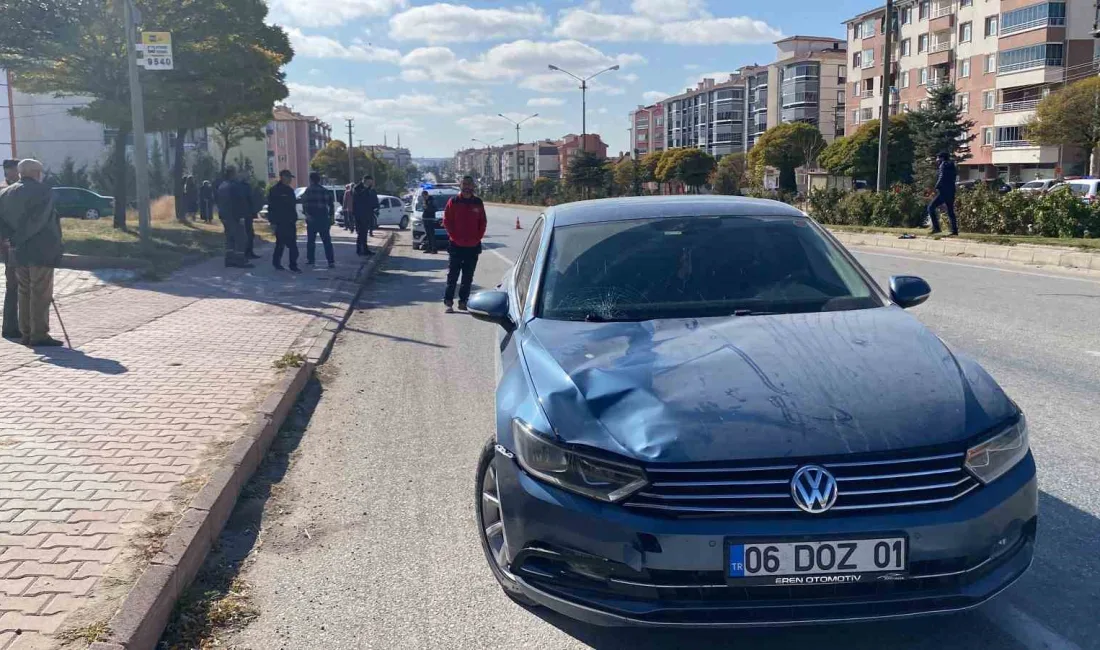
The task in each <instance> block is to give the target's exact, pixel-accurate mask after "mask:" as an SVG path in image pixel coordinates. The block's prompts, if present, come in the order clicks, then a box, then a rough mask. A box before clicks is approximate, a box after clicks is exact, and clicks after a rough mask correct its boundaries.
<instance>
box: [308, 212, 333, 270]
mask: <svg viewBox="0 0 1100 650" xmlns="http://www.w3.org/2000/svg"><path fill="white" fill-rule="evenodd" d="M331 227H332V223H331V222H329V220H328V217H325V218H324V219H315V218H313V217H309V218H307V219H306V261H307V262H309V263H310V264H313V263H314V261H315V260H316V245H317V236H318V235H320V236H321V243H322V244H323V245H324V247H325V258H326V259H328V263H329V264H332V263H334V262H335V261H336V255H335V253H333V250H332V234H331V233H330V232H329V228H331Z"/></svg>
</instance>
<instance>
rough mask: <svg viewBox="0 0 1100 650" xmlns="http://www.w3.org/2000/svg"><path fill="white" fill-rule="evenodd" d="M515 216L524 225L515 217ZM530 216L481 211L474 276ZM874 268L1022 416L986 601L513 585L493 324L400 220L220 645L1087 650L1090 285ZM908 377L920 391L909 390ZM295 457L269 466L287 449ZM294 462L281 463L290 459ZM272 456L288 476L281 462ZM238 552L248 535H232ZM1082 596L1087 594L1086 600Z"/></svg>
mask: <svg viewBox="0 0 1100 650" xmlns="http://www.w3.org/2000/svg"><path fill="white" fill-rule="evenodd" d="M517 215H518V216H520V218H521V219H522V220H523V224H524V226H525V228H524V230H521V231H516V230H514V229H513V228H514V219H515V217H516V216H517ZM533 217H534V214H533V213H532V212H530V211H520V210H512V209H504V208H493V209H491V210H490V229H489V237H488V239H487V240H486V244H487V246H486V247H487V249H488V251H487V254H485V255H483V256H482V259H481V265H480V267H479V269H478V278H479V284H480V285H482V286H492V285H494V284H496V282H497V281H498V280H499V278H500V277H501V276H502V275H503V273H504V272H505V271H506V269H507V268H508V266H509V265H508V263H507V260H509V259H512V258H514V257H515V256H516V255H517V253H518V249H519V247H520V246H521V245H522V241H523V238H524V237H526V234H527V230H526V226H529V225H530V222H531V221H532V220H533ZM857 254H858V256H859V257H860V259H861V260H862V261H863V263H864V264H865V265H866V266H867V267H868V268H869V269H870V270H871V272H872V273H873V274H874V276H875V277H876V278H877V279H879V280H880V281H881V282H883V283H885V282H886V281H887V279H888V277H889V276H890V275H891V274H901V273H906V274H915V275H920V276H922V277H924V278H925V279H927V280H928V281H929V282H930V283H931V285H932V287H933V296H932V299H931V300H930V301H929V302H928V303H926V305H924V306H921V307H919V308H917V309H915V310H914V312H913V313H915V314H916V315H917V316H918V317H919V318H921V319H922V320H923V321H924V322H925V323H926V324H928V325H929V326H930V327H931V328H932V329H933V330H935V331H936V332H937V333H938V334H940V336H942V337H943V338H944V339H945V340H946V341H948V342H949V343H950V344H952V345H953V346H954V347H955V348H956V349H957V350H959V351H962V352H964V353H967V354H970V355H971V356H973V357H975V358H976V359H977V360H978V361H980V362H981V363H982V364H984V365H985V367H986V368H987V369H988V370H989V371H990V372H991V373H992V374H993V375H994V377H996V378H997V379H998V380H999V381H1000V382H1001V383H1002V385H1003V386H1004V387H1005V389H1006V390H1007V391H1008V392H1009V394H1010V395H1012V396H1013V397H1014V398H1015V399H1016V400H1017V401H1018V402H1019V403H1020V405H1021V406H1022V407H1023V408H1024V410H1025V411H1026V412H1027V413H1028V415H1029V421H1030V425H1031V435H1032V437H1031V441H1032V445H1033V448H1034V451H1035V456H1036V458H1037V461H1038V464H1039V472H1040V483H1041V488H1042V497H1041V503H1040V508H1041V515H1040V540H1039V545H1038V552H1037V558H1036V561H1035V564H1034V566H1033V568H1032V570H1031V571H1030V573H1029V574H1028V575H1027V576H1026V577H1025V578H1024V579H1023V580H1022V581H1021V582H1020V583H1019V584H1018V585H1016V586H1015V587H1014V588H1012V589H1011V590H1010V591H1009V592H1007V593H1006V594H1004V595H1003V596H1001V597H999V598H998V599H996V600H995V601H993V602H992V603H990V604H988V605H986V606H985V607H983V608H981V609H979V610H977V611H974V612H968V613H965V614H960V615H953V616H947V617H940V618H935V619H923V620H916V621H909V622H902V623H892V624H871V625H857V626H831V627H819V628H798V629H790V630H758V631H757V630H754V631H737V632H732V633H731V632H722V633H706V634H694V635H692V634H685V633H683V632H678V633H662V632H652V631H631V630H607V629H599V628H592V627H588V626H584V625H580V624H576V623H573V622H571V621H568V620H565V619H562V618H560V617H557V616H555V615H553V614H550V613H547V612H545V611H528V610H525V609H524V608H522V607H519V606H518V605H515V604H514V603H512V602H511V601H510V600H508V599H507V598H506V597H505V596H504V595H503V594H502V593H501V592H500V590H499V589H498V588H497V586H496V584H495V583H494V582H493V580H492V578H491V576H490V573H489V570H488V568H487V567H486V566H485V564H484V562H485V560H484V557H483V555H482V553H481V549H480V547H479V545H478V540H477V536H476V532H475V526H474V521H473V496H474V485H473V479H474V466H475V462H476V460H477V455H478V451H479V449H480V447H481V445H482V444H483V443H484V441H485V440H486V439H487V438H488V437H489V436H490V434H491V431H492V421H493V418H492V409H493V391H494V388H495V386H494V361H493V332H492V329H491V327H490V326H488V325H485V324H482V323H478V322H476V321H474V320H473V319H471V318H469V317H468V316H465V315H446V314H444V313H443V310H442V307H441V305H440V302H439V301H440V299H441V294H442V291H443V270H444V266H445V257H444V256H438V257H430V256H425V255H422V254H420V253H417V252H414V251H412V250H411V249H410V248H409V247H408V239H407V235H405V234H403V235H402V239H401V240H400V241H399V243H398V246H397V247H396V248H395V249H394V254H393V257H392V259H391V260H390V261H389V262H387V264H386V267H385V269H384V271H383V272H382V273H381V274H380V275H379V276H378V277H377V278H376V279H375V280H374V283H373V285H372V286H371V287H369V288H368V291H367V292H366V293H365V303H364V304H361V305H360V309H358V311H357V312H356V314H355V315H354V316H353V317H352V318H351V320H350V322H349V324H348V328H347V330H346V331H345V332H344V333H343V334H342V335H341V338H340V340H339V341H338V343H337V346H336V349H335V351H334V354H333V356H332V358H331V360H330V361H329V363H328V365H327V366H326V367H325V369H324V373H323V378H322V381H321V383H320V385H319V386H317V387H315V391H316V392H315V395H314V398H315V399H314V400H313V402H311V404H310V405H309V410H308V412H307V413H306V414H305V415H304V416H303V418H304V419H308V422H303V424H304V434H301V433H296V432H292V433H291V434H289V437H287V438H284V439H283V440H282V441H281V442H280V445H281V447H280V448H279V450H278V453H279V454H282V456H280V458H279V459H277V460H276V462H275V463H274V465H275V467H274V469H273V468H271V467H269V468H268V473H269V475H270V479H271V480H273V481H275V484H274V485H273V486H271V487H270V489H264V490H260V491H259V495H257V494H256V493H255V492H254V493H253V494H252V495H251V496H252V502H251V503H252V505H251V506H250V507H245V508H241V509H240V511H239V512H238V514H237V516H236V518H235V521H234V522H233V523H232V525H231V527H230V533H229V537H230V538H233V539H230V538H227V539H226V540H223V542H224V544H225V546H226V547H234V546H235V547H237V549H238V551H239V554H241V555H243V553H244V552H246V551H247V552H250V555H249V559H248V560H247V561H246V562H245V565H244V566H245V568H244V570H243V571H242V575H241V577H242V578H243V580H244V582H245V584H247V585H249V586H250V590H251V593H252V596H253V599H254V602H255V604H256V606H257V607H258V608H259V611H260V615H259V617H258V618H257V619H256V620H255V621H254V622H253V623H252V624H251V625H249V626H248V627H247V628H245V629H244V630H242V631H240V632H238V633H236V634H234V635H232V636H231V637H230V638H228V639H223V643H224V644H225V645H228V646H230V647H239V648H253V649H256V650H260V649H265V650H266V649H275V648H293V649H296V650H297V649H312V648H318V649H320V648H325V649H329V648H331V649H341V648H379V649H391V648H393V649H398V648H417V649H419V648H448V649H452V648H471V649H474V648H476V649H490V648H539V649H544V648H545V649H558V648H587V647H592V648H602V649H618V648H622V649H630V650H643V649H648V648H688V647H690V648H726V647H731V648H732V647H737V648H790V647H812V648H814V650H827V649H830V648H837V649H838V650H839V649H843V650H859V649H865V648H866V649H871V648H876V649H877V648H904V649H907V650H908V649H914V650H915V649H928V650H932V649H935V650H944V649H949V648H1005V649H1014V648H1052V649H1074V648H1100V622H1098V620H1097V617H1096V611H1097V603H1100V586H1098V585H1100V553H1098V551H1100V520H1098V519H1097V517H1098V515H1100V478H1098V476H1097V471H1096V469H1097V467H1098V459H1100V406H1098V400H1097V392H1098V390H1097V389H1098V386H1100V381H1098V380H1100V328H1098V326H1097V324H1098V323H1100V280H1097V279H1092V278H1082V277H1078V276H1072V275H1069V274H1061V273H1056V272H1047V271H1041V270H1036V269H1027V268H1024V267H1018V266H995V265H984V264H979V263H973V262H971V261H969V260H959V259H948V258H943V257H930V256H925V257H918V256H909V255H896V254H889V255H886V254H883V253H882V252H878V251H871V250H868V251H857ZM913 390H921V387H920V386H919V385H915V386H913ZM287 458H288V459H289V462H288V463H287V462H285V461H286V459H287ZM287 464H289V468H287V467H286V465H287ZM284 472H285V474H284ZM242 547H243V548H242ZM1090 603H1091V604H1090Z"/></svg>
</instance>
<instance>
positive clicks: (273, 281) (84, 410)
mask: <svg viewBox="0 0 1100 650" xmlns="http://www.w3.org/2000/svg"><path fill="white" fill-rule="evenodd" d="M336 232H337V231H336V230H335V229H334V234H336ZM339 232H343V231H342V230H341V231H339ZM334 240H335V243H336V248H337V268H336V269H334V270H329V269H328V268H327V265H326V264H325V263H324V262H323V260H324V254H323V252H322V251H321V250H320V246H319V245H318V251H317V253H318V257H319V259H320V260H322V263H321V264H320V265H318V268H316V269H313V268H311V267H307V266H305V265H304V261H305V256H304V255H303V257H302V261H303V268H304V269H306V273H304V274H302V275H300V276H295V275H292V274H290V273H289V272H285V271H284V272H282V273H279V272H276V271H275V270H274V269H273V268H272V267H271V264H270V261H269V259H267V258H266V257H265V259H260V260H257V265H256V268H255V269H251V270H241V269H225V268H224V267H223V265H222V264H221V261H220V260H211V261H208V262H206V263H203V264H201V265H199V266H196V267H192V268H190V269H185V270H184V271H181V272H180V273H177V274H176V275H175V276H173V277H172V278H170V279H169V280H167V281H165V282H159V283H137V284H133V285H130V286H117V285H111V284H109V283H108V282H107V281H104V280H103V277H102V275H100V276H99V279H96V276H95V275H94V274H89V273H88V272H71V273H84V274H85V275H83V276H73V278H78V279H73V280H72V281H71V282H68V281H67V282H66V283H65V286H70V287H80V289H79V290H78V291H70V292H69V293H68V294H67V295H64V296H62V297H60V298H58V304H59V307H60V310H61V313H62V317H63V318H64V320H65V324H66V326H67V327H68V330H69V335H70V336H71V337H72V341H73V345H74V346H75V347H76V348H77V349H75V350H68V349H55V350H50V351H48V352H45V351H42V350H39V351H38V352H35V351H32V350H29V349H27V348H24V347H22V346H19V345H16V344H14V343H10V342H7V341H0V650H16V649H25V648H53V647H57V646H59V645H60V641H59V640H58V639H57V637H56V636H55V635H56V634H57V633H58V632H63V631H64V630H66V629H70V628H73V627H75V626H77V625H87V624H91V623H95V622H106V621H107V620H108V619H109V618H110V615H111V613H112V611H113V608H114V607H117V605H118V599H119V598H121V597H122V596H123V595H125V592H126V588H127V587H128V585H129V583H130V581H131V580H132V579H133V578H135V577H136V573H137V572H138V570H139V569H140V568H141V566H142V564H143V563H144V562H145V561H146V560H147V559H148V558H149V557H150V556H151V555H152V554H154V553H155V551H156V547H157V543H158V541H159V539H160V537H162V536H163V534H164V532H165V531H164V530H163V529H164V527H165V526H166V525H170V524H171V521H172V518H171V516H170V515H171V514H172V513H175V512H177V511H178V510H179V509H180V508H181V507H182V506H183V505H184V504H186V502H187V501H188V499H189V497H190V494H191V493H193V492H194V491H195V490H197V489H198V488H199V487H201V485H202V484H203V479H204V478H205V475H204V474H203V468H204V466H206V465H207V464H209V463H211V462H213V461H214V460H216V459H217V458H218V457H219V456H220V455H221V454H223V453H224V451H225V448H226V446H227V445H228V444H229V443H231V442H233V441H234V440H235V434H238V433H239V432H240V431H241V430H242V429H243V427H244V426H245V423H246V421H247V420H248V418H249V417H250V412H251V410H253V409H254V407H255V406H256V405H257V403H258V401H259V400H260V399H262V397H263V396H264V394H265V393H266V392H267V389H269V388H270V387H271V386H272V385H273V384H274V383H275V382H276V381H277V379H278V378H279V377H280V376H281V373H282V371H280V370H277V369H276V368H275V367H274V365H273V363H274V362H275V361H276V360H277V359H280V358H281V357H283V355H284V354H286V353H287V352H288V351H300V352H302V353H303V354H304V353H305V351H306V350H307V349H308V348H309V346H310V344H311V343H312V340H313V338H314V337H315V336H316V334H317V333H318V332H319V331H320V327H319V325H321V324H323V321H324V320H325V319H331V318H333V317H334V316H333V314H336V313H342V311H343V310H346V308H347V307H348V303H349V302H350V300H351V299H352V297H353V296H354V291H355V289H356V288H357V285H356V279H357V273H358V271H359V269H360V259H359V258H358V257H357V256H356V255H355V248H354V241H353V240H349V239H347V238H346V237H343V236H340V235H337V236H336V237H334ZM372 244H376V245H377V244H380V241H379V240H375V241H372ZM270 251H271V247H270V245H266V246H263V247H262V248H261V249H259V251H258V252H260V253H261V254H265V255H270ZM284 263H285V262H284ZM68 273H69V272H66V273H65V274H64V275H65V276H68ZM60 275H62V274H59V276H60ZM89 278H91V279H89ZM96 282H99V283H100V284H99V286H92V285H93V284H95V283H96ZM53 328H54V332H55V334H56V335H58V336H59V335H60V330H59V328H58V327H57V325H56V322H55V323H54V325H53ZM93 596H94V597H93ZM78 610H80V611H79V612H78ZM74 612H78V614H77V615H76V616H72V617H70V618H67V617H69V615H71V614H73V613H74Z"/></svg>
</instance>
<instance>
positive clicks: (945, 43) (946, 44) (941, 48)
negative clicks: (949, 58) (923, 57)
mask: <svg viewBox="0 0 1100 650" xmlns="http://www.w3.org/2000/svg"><path fill="white" fill-rule="evenodd" d="M950 49H951V39H945V40H942V41H934V42H933V43H931V44H930V45H929V46H928V53H929V54H935V53H936V52H945V51H947V50H950Z"/></svg>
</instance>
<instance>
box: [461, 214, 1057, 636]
mask: <svg viewBox="0 0 1100 650" xmlns="http://www.w3.org/2000/svg"><path fill="white" fill-rule="evenodd" d="M930 293H931V289H930V287H929V286H928V284H927V283H926V282H925V281H924V280H922V279H920V278H917V277H912V276H895V277H893V278H891V279H890V287H889V291H883V290H882V289H880V288H879V287H878V286H877V285H876V283H875V281H874V280H873V279H872V277H871V275H870V274H869V273H868V272H867V271H866V270H865V269H864V268H863V267H862V266H860V264H859V262H858V261H857V260H856V259H855V258H854V257H853V256H852V255H851V254H850V253H848V251H846V250H845V249H844V248H843V246H841V244H840V243H839V242H837V240H836V239H835V238H833V237H832V236H831V235H830V234H829V233H828V232H827V231H826V230H824V229H823V228H821V227H819V226H818V225H817V224H816V223H815V222H813V221H812V220H811V219H809V218H808V217H807V216H806V215H805V214H804V213H802V212H800V211H799V210H797V209H795V208H793V207H790V206H787V205H785V204H783V203H779V202H776V201H766V200H756V199H748V198H743V197H718V196H692V197H687V196H684V197H638V198H630V199H607V200H601V201H583V202H577V203H570V204H564V205H560V206H555V207H551V208H548V209H547V211H546V212H545V214H544V215H543V216H541V217H539V218H538V219H537V220H536V221H535V223H534V224H532V226H531V230H530V235H529V237H528V240H527V243H526V245H525V246H524V248H523V249H522V252H521V253H520V254H519V259H518V262H517V264H516V266H515V267H514V268H513V269H512V270H510V271H509V272H508V274H507V275H506V277H505V278H504V280H503V282H502V284H501V285H499V287H498V288H497V289H496V290H493V291H485V292H481V293H479V294H477V295H476V296H474V297H473V299H472V300H471V301H470V303H469V305H468V309H469V312H470V314H471V315H473V317H474V318H477V319H479V320H482V321H487V322H490V323H495V324H497V325H499V330H498V332H499V347H498V349H497V350H494V351H493V353H494V354H499V355H500V357H499V361H500V363H499V365H498V369H499V370H498V384H497V391H496V404H497V413H496V419H495V423H496V426H495V431H494V433H493V435H492V436H491V437H490V438H489V439H488V440H487V441H486V443H485V446H484V448H483V451H482V454H481V457H480V459H479V462H478V467H477V474H476V484H475V499H474V502H475V516H476V519H477V523H478V526H477V528H478V534H479V537H480V541H481V545H482V548H483V550H484V553H485V558H486V560H487V562H488V565H489V569H490V570H491V571H492V574H493V576H494V577H495V578H496V580H497V581H498V582H499V583H500V584H501V586H502V587H503V588H504V590H505V592H506V593H507V594H508V595H510V596H511V597H512V598H513V599H515V600H517V601H520V602H522V603H526V604H532V605H539V606H543V607H546V608H549V609H551V610H555V611H556V612H558V613H560V614H563V615H565V616H568V617H572V618H575V619H580V620H583V621H587V622H589V623H595V624H601V625H613V626H621V625H643V626H669V627H677V628H689V627H694V626H699V627H708V628H709V627H716V626H746V625H751V626H755V625H786V624H791V623H811V622H813V623H819V622H833V621H843V622H845V623H848V622H851V621H854V620H882V619H891V618H903V617H910V616H914V615H922V614H934V613H942V612H948V611H954V610H962V609H969V608H971V607H974V606H977V605H978V604H980V603H982V602H984V601H986V600H988V599H989V598H991V597H993V596H994V595H996V594H997V593H1000V592H1001V591H1002V590H1003V589H1005V588H1006V587H1008V586H1009V585H1010V584H1012V583H1013V582H1015V581H1016V580H1017V579H1019V578H1020V576H1022V575H1023V574H1024V572H1025V571H1026V570H1027V568H1028V566H1029V565H1030V564H1031V560H1032V554H1033V549H1034V543H1035V533H1036V525H1037V523H1036V522H1037V518H1036V512H1037V497H1038V490H1037V485H1036V475H1035V463H1034V460H1033V457H1032V455H1031V452H1030V451H1029V445H1028V434H1027V423H1026V421H1025V419H1024V416H1023V414H1022V412H1021V411H1020V409H1019V407H1018V406H1017V405H1016V404H1015V403H1014V402H1013V401H1012V400H1011V399H1009V397H1008V396H1007V395H1006V394H1005V393H1004V391H1003V390H1002V389H1001V388H1000V387H999V386H998V385H997V383H996V382H995V381H994V379H993V378H992V377H991V376H990V375H989V374H987V373H986V371H985V370H983V369H982V368H981V366H979V365H978V364H977V362H975V361H974V360H973V359H971V358H969V357H967V356H965V355H963V354H961V353H960V352H959V351H957V350H953V349H951V348H950V347H949V346H948V344H947V343H945V342H944V341H942V340H941V339H939V338H938V337H937V336H936V335H935V334H934V333H932V332H931V331H929V330H928V329H926V328H925V326H924V325H922V324H921V323H920V322H919V321H918V320H917V319H916V318H915V317H913V316H912V315H910V314H909V313H908V312H906V311H904V310H905V309H907V308H910V307H914V306H917V305H920V304H921V303H923V302H924V301H925V300H926V299H927V298H928V297H929V295H930ZM486 349H487V350H488V348H486ZM914 377H920V388H919V389H914V384H913V378H914Z"/></svg>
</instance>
